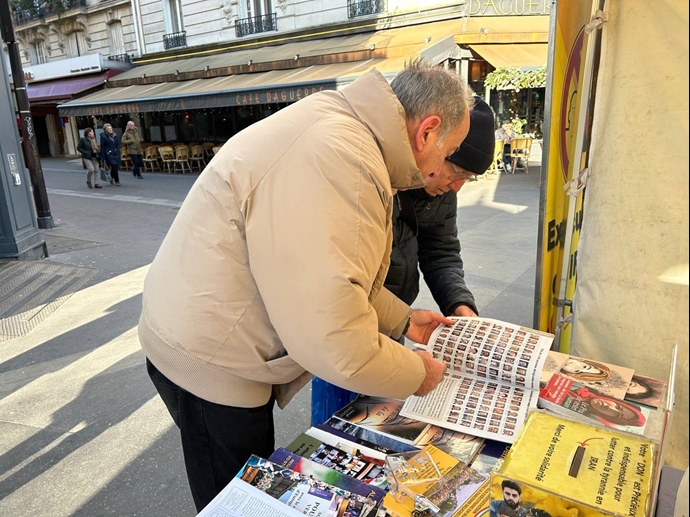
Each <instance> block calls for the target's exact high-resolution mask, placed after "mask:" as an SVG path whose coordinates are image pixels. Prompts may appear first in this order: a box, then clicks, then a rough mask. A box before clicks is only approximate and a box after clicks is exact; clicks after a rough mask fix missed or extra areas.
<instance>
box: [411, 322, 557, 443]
mask: <svg viewBox="0 0 690 517" xmlns="http://www.w3.org/2000/svg"><path fill="white" fill-rule="evenodd" d="M451 319H454V320H455V323H454V324H453V325H452V326H445V325H444V326H439V327H438V328H436V330H435V331H434V333H433V334H432V335H431V337H430V338H429V343H428V344H427V346H426V349H427V351H428V352H430V353H432V354H433V356H434V357H435V358H437V359H439V360H441V361H443V362H444V363H445V364H446V365H447V366H448V370H447V371H446V374H445V376H444V379H443V380H442V381H441V383H440V384H439V385H438V386H437V387H436V389H434V390H433V391H432V392H431V393H430V394H428V395H426V396H425V397H416V396H411V397H409V398H408V399H407V400H406V401H405V403H404V405H403V408H402V410H401V411H400V416H403V417H407V418H410V419H413V420H421V421H423V422H427V423H430V424H433V425H438V426H441V427H445V428H448V429H451V430H454V431H458V432H461V433H469V434H472V435H474V436H479V437H482V438H490V439H493V440H499V441H502V442H506V443H512V442H513V441H514V440H515V437H516V436H517V433H518V431H519V430H520V427H521V426H522V424H523V422H524V421H525V418H527V413H528V411H529V409H530V408H535V407H536V406H537V399H538V395H539V392H538V389H539V380H540V373H541V371H542V367H543V365H544V362H545V361H546V358H547V355H548V351H549V347H550V346H551V343H552V342H553V336H552V335H550V334H545V333H543V332H539V331H536V330H532V329H528V328H525V327H520V326H517V325H512V324H510V323H505V322H502V321H498V320H490V319H484V318H451Z"/></svg>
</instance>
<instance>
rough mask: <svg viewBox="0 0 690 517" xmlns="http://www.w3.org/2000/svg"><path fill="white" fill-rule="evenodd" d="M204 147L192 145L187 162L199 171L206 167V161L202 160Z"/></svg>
mask: <svg viewBox="0 0 690 517" xmlns="http://www.w3.org/2000/svg"><path fill="white" fill-rule="evenodd" d="M204 154H205V153H204V146H203V145H193V146H192V149H191V156H190V157H189V161H190V162H192V165H196V166H197V167H198V168H199V170H201V169H203V168H204V167H206V159H205V158H204Z"/></svg>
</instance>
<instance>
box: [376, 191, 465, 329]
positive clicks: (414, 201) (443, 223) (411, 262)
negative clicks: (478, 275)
mask: <svg viewBox="0 0 690 517" xmlns="http://www.w3.org/2000/svg"><path fill="white" fill-rule="evenodd" d="M418 264H419V269H421V270H422V273H423V274H424V281H425V282H426V283H427V285H428V286H429V290H430V291H431V294H432V295H433V297H434V300H436V303H437V304H438V306H439V308H440V309H441V312H443V314H445V315H446V316H448V315H450V314H452V313H453V311H454V310H455V309H456V308H457V307H458V306H460V305H467V306H468V307H470V308H471V309H472V310H473V311H474V312H477V306H476V303H475V301H474V296H472V293H471V292H470V290H469V289H468V288H467V286H466V285H465V272H464V270H463V265H462V258H461V257H460V241H459V240H458V229H457V195H456V194H455V192H453V191H449V192H447V193H446V194H443V195H441V196H429V195H428V194H427V193H426V191H425V190H424V189H417V190H411V191H405V192H398V194H397V195H396V196H395V205H394V208H393V250H392V252H391V265H390V268H389V270H388V276H387V277H386V281H385V286H386V288H388V290H389V291H391V292H392V293H393V294H395V295H396V296H397V297H398V298H400V299H401V300H403V301H404V302H405V303H407V304H408V305H411V304H412V302H414V300H415V299H416V298H417V295H418V294H419V270H418V268H417V265H418Z"/></svg>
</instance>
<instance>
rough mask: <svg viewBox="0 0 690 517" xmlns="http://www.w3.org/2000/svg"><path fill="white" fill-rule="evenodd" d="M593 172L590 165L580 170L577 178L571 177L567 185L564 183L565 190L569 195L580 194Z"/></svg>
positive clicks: (575, 195)
mask: <svg viewBox="0 0 690 517" xmlns="http://www.w3.org/2000/svg"><path fill="white" fill-rule="evenodd" d="M591 174H592V173H591V171H590V169H589V167H585V168H584V169H582V170H581V171H580V174H578V175H577V177H576V178H573V179H571V180H570V181H568V182H567V183H566V184H565V185H563V190H565V191H566V193H567V194H568V195H569V196H573V197H577V196H579V195H580V192H582V191H583V190H584V189H585V187H586V186H587V180H589V177H590V176H591Z"/></svg>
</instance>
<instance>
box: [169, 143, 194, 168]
mask: <svg viewBox="0 0 690 517" xmlns="http://www.w3.org/2000/svg"><path fill="white" fill-rule="evenodd" d="M173 162H174V163H175V169H174V170H175V172H177V170H178V168H179V170H180V172H182V174H184V172H185V167H186V168H187V169H189V172H192V164H191V163H189V147H187V146H186V145H179V146H175V158H174V160H173Z"/></svg>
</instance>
